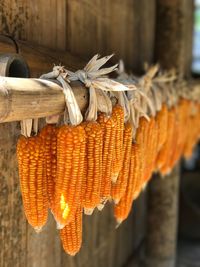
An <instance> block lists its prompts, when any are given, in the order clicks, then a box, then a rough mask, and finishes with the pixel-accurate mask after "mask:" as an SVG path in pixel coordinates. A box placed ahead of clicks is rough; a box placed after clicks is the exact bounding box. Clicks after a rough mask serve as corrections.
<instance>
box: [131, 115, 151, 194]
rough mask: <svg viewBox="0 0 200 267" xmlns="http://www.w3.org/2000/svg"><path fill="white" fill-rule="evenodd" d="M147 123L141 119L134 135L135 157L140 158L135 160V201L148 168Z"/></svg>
mask: <svg viewBox="0 0 200 267" xmlns="http://www.w3.org/2000/svg"><path fill="white" fill-rule="evenodd" d="M149 125H150V124H149V122H148V121H147V120H146V119H145V118H144V117H141V118H140V121H139V128H138V129H137V133H136V144H137V145H138V147H137V153H138V155H137V156H140V159H139V158H136V159H137V160H136V162H137V165H138V166H137V168H138V175H137V179H136V186H135V189H134V199H136V198H137V197H138V196H139V194H140V192H141V190H142V187H143V185H144V181H145V179H144V177H145V170H146V168H147V167H148V166H147V155H148V153H147V151H148V140H149V138H148V136H149Z"/></svg>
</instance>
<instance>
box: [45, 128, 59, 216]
mask: <svg viewBox="0 0 200 267" xmlns="http://www.w3.org/2000/svg"><path fill="white" fill-rule="evenodd" d="M57 131H58V128H57V127H56V126H55V125H53V124H47V125H46V126H45V127H44V128H43V129H42V131H41V137H42V138H43V140H44V149H45V153H44V156H45V157H44V158H45V170H46V179H47V195H48V203H49V208H50V209H52V211H53V210H54V194H55V180H56V174H57Z"/></svg>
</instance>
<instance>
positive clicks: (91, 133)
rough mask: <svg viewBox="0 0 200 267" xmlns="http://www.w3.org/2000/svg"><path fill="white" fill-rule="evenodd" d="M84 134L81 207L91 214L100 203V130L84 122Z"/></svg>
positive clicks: (95, 124) (97, 125)
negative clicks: (84, 152) (84, 151)
mask: <svg viewBox="0 0 200 267" xmlns="http://www.w3.org/2000/svg"><path fill="white" fill-rule="evenodd" d="M83 127H84V129H85V133H86V154H85V170H84V178H83V183H82V206H83V207H84V210H85V213H87V214H91V213H92V212H93V210H94V208H95V207H96V206H97V205H98V204H99V203H100V186H101V179H102V144H103V139H102V129H101V126H100V124H99V123H97V122H85V123H83Z"/></svg>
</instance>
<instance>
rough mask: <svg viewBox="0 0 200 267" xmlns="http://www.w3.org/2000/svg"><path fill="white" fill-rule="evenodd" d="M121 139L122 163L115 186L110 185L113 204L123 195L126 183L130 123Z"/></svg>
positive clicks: (129, 152) (129, 150)
mask: <svg viewBox="0 0 200 267" xmlns="http://www.w3.org/2000/svg"><path fill="white" fill-rule="evenodd" d="M123 139H124V143H123V154H124V161H123V165H122V169H121V171H120V173H119V177H118V179H117V182H116V183H115V184H112V190H111V196H112V199H113V200H114V202H115V203H118V202H119V200H120V199H121V198H122V196H123V195H124V193H125V191H126V186H127V181H128V175H129V166H130V159H131V145H132V127H131V124H130V123H126V125H125V128H124V138H123Z"/></svg>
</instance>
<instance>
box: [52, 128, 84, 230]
mask: <svg viewBox="0 0 200 267" xmlns="http://www.w3.org/2000/svg"><path fill="white" fill-rule="evenodd" d="M85 139H86V137H85V130H84V128H83V126H81V125H79V126H68V125H64V126H62V127H61V128H59V130H58V135H57V176H56V183H55V208H54V217H55V219H56V221H57V223H58V227H59V228H62V227H64V226H65V225H66V224H67V223H69V222H70V221H71V220H72V219H73V218H74V215H75V212H76V209H77V208H78V206H79V205H80V198H81V186H82V179H83V175H84V173H83V172H84V158H85Z"/></svg>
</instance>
